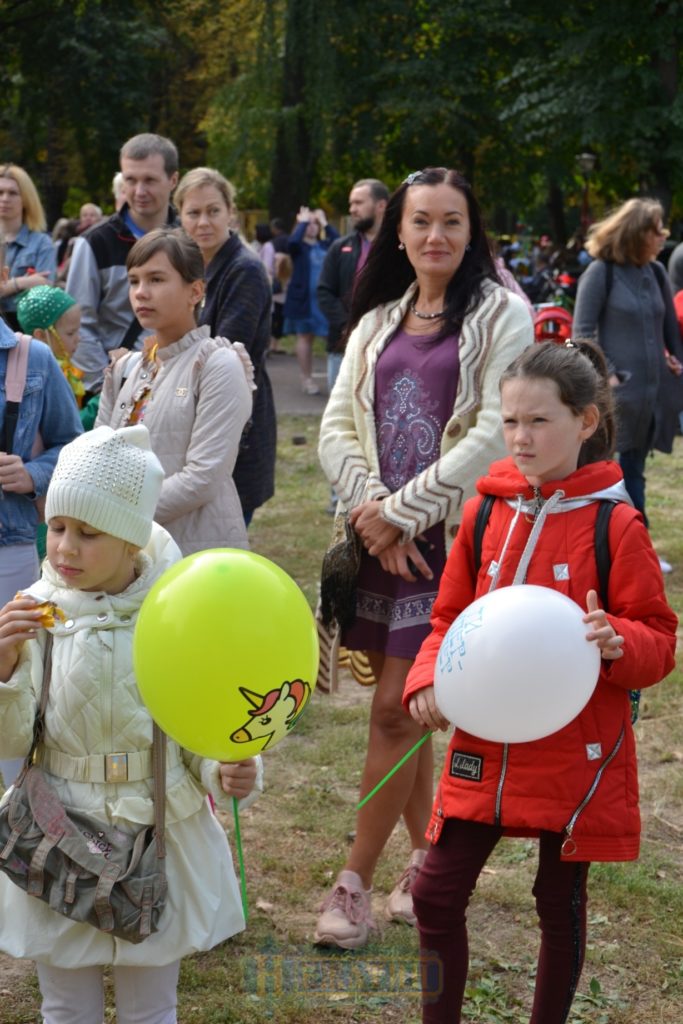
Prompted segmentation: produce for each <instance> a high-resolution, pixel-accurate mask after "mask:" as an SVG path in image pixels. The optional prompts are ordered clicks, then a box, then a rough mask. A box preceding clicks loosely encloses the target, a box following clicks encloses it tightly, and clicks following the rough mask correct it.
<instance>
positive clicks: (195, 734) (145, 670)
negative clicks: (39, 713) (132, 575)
mask: <svg viewBox="0 0 683 1024" xmlns="http://www.w3.org/2000/svg"><path fill="white" fill-rule="evenodd" d="M133 662H134V666H135V673H136V676H137V681H138V687H139V690H140V694H141V696H142V699H143V701H144V702H145V705H146V706H147V709H148V710H149V712H150V714H151V716H152V718H154V720H155V721H156V722H157V723H158V724H159V725H160V726H161V728H162V729H163V730H164V732H166V733H168V735H169V736H170V737H171V738H172V739H174V740H176V742H177V743H179V744H180V745H181V746H183V747H185V748H186V749H187V750H190V751H192V752H193V753H196V754H201V755H203V756H204V757H212V758H216V759H217V760H219V761H241V760H242V759H243V758H245V757H252V756H253V755H254V754H260V753H261V752H262V751H263V750H268V749H270V747H272V746H273V745H274V744H275V743H277V742H278V741H279V740H281V739H284V737H285V736H286V735H287V733H288V732H290V730H291V729H292V728H293V726H294V725H295V724H296V722H297V721H298V719H299V718H300V716H301V714H302V712H303V711H304V709H305V707H306V705H307V704H308V701H309V700H310V697H311V693H312V690H313V688H314V686H315V680H316V677H317V674H318V638H317V632H316V627H315V621H314V619H313V615H312V613H311V609H310V608H309V605H308V602H307V600H306V598H305V597H304V595H303V593H302V592H301V590H300V589H299V587H298V586H297V585H296V583H294V581H293V580H292V579H291V578H290V577H289V576H288V575H287V573H286V572H284V571H283V570H282V569H281V568H280V567H279V566H277V565H275V564H274V563H273V562H271V561H269V560H268V559H267V558H263V557H262V556H261V555H256V554H254V553H253V552H251V551H240V550H238V549H235V548H214V549H211V550H209V551H200V552H198V553H197V554H194V555H190V556H189V557H188V558H184V559H183V560H182V561H181V562H178V563H177V564H176V565H174V566H172V567H171V568H170V569H168V570H167V572H165V573H164V574H163V576H161V578H160V579H159V580H157V582H156V583H155V584H154V586H153V587H152V588H151V589H150V592H149V594H148V595H147V597H146V598H145V600H144V601H143V603H142V607H141V609H140V614H139V616H138V621H137V624H136V628H135V637H134V642H133Z"/></svg>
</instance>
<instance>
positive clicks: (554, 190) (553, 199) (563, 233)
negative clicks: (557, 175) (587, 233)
mask: <svg viewBox="0 0 683 1024" xmlns="http://www.w3.org/2000/svg"><path fill="white" fill-rule="evenodd" d="M546 207H547V209H548V217H549V218H550V234H551V236H552V239H553V242H555V244H556V245H565V243H566V241H567V223H566V220H565V216H564V193H563V191H562V189H561V188H560V186H559V185H558V184H557V182H556V181H555V180H554V179H552V178H551V179H550V180H549V181H548V198H547V199H546Z"/></svg>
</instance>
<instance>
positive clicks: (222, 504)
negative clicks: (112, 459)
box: [96, 327, 254, 555]
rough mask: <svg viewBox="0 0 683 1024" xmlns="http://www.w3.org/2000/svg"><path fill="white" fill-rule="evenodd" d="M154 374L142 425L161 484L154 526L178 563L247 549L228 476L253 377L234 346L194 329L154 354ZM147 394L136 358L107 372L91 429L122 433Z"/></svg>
mask: <svg viewBox="0 0 683 1024" xmlns="http://www.w3.org/2000/svg"><path fill="white" fill-rule="evenodd" d="M157 360H158V362H159V364H160V365H159V369H158V371H157V373H156V376H155V377H154V380H153V382H152V387H151V392H150V394H149V396H148V398H147V403H146V406H145V408H144V412H143V415H142V419H141V421H142V422H144V424H145V426H146V427H147V429H148V430H149V433H150V437H151V441H152V449H153V451H154V452H155V454H156V455H157V457H158V459H159V461H160V462H161V465H162V466H163V467H164V472H165V473H166V479H165V480H164V484H163V487H162V489H161V497H160V498H159V503H158V505H157V508H156V512H155V519H156V521H157V522H158V523H161V525H162V526H164V527H166V529H167V530H168V532H169V533H170V534H171V536H172V537H173V539H174V540H175V542H176V543H177V544H178V546H179V548H180V550H181V551H182V553H183V555H189V554H191V553H192V552H194V551H203V550H205V549H206V548H215V547H233V548H248V547H249V544H248V541H247V532H246V528H245V526H244V519H243V516H242V507H241V505H240V500H239V497H238V495H237V490H236V488H235V485H234V483H233V479H232V472H233V469H234V467H235V460H236V459H237V453H238V451H239V444H240V438H241V436H242V431H243V430H244V427H245V425H246V423H247V421H248V420H249V417H250V416H251V408H252V392H253V391H254V370H253V366H252V364H251V360H250V359H249V356H248V354H247V351H246V349H245V348H244V346H243V345H241V344H240V343H239V342H237V343H235V344H233V343H232V342H230V341H228V340H227V339H226V338H212V337H210V334H209V328H208V327H197V328H195V330H192V331H190V332H189V333H188V334H185V335H184V336H183V337H182V338H181V339H180V340H179V341H176V342H174V343H173V344H172V345H169V346H167V347H166V348H160V349H158V351H157ZM148 386H149V364H148V363H147V362H146V360H145V359H144V358H143V356H142V354H141V353H139V352H133V353H131V354H130V355H125V356H122V357H121V358H120V359H119V360H118V361H117V362H116V363H115V364H114V366H113V367H112V368H110V369H109V370H108V371H107V374H106V376H105V380H104V385H103V388H102V395H101V398H100V408H99V412H98V415H97V422H96V426H100V425H102V424H106V425H108V426H111V427H113V428H114V429H117V428H118V427H122V426H126V424H127V423H128V417H129V415H130V413H131V411H132V410H133V408H134V406H135V403H136V401H137V400H138V399H139V398H140V396H141V394H142V393H143V392H144V390H145V388H147V387H148Z"/></svg>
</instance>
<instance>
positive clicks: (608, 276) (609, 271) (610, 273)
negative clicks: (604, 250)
mask: <svg viewBox="0 0 683 1024" xmlns="http://www.w3.org/2000/svg"><path fill="white" fill-rule="evenodd" d="M613 281H614V264H613V263H612V261H611V260H605V298H604V301H603V308H604V307H605V306H606V305H607V300H608V298H609V293H610V292H611V291H612V282H613Z"/></svg>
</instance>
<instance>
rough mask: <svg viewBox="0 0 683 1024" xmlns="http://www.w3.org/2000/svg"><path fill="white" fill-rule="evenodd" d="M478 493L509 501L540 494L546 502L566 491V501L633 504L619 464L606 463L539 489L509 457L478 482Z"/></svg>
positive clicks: (588, 466) (586, 467)
mask: <svg viewBox="0 0 683 1024" xmlns="http://www.w3.org/2000/svg"><path fill="white" fill-rule="evenodd" d="M477 490H478V491H479V493H480V494H492V495H493V496H494V497H496V498H507V499H509V500H513V499H517V498H519V497H521V498H522V499H524V500H525V501H526V500H529V501H531V500H533V499H535V498H537V497H538V491H540V494H541V497H542V498H544V499H547V498H550V497H552V495H553V494H555V492H556V491H562V492H563V496H564V498H565V500H572V499H577V498H578V499H581V498H583V499H588V500H595V499H597V498H610V499H612V500H613V501H625V502H626V503H627V504H629V505H630V504H631V499H630V498H629V496H628V494H627V491H626V488H625V487H624V474H623V473H622V471H621V467H620V466H619V464H618V463H617V462H614V461H612V460H605V461H604V462H591V463H589V464H588V465H586V466H581V468H580V469H577V470H575V471H574V472H573V473H570V475H569V476H567V477H564V479H562V480H550V481H548V482H547V483H544V484H542V485H541V487H540V488H538V489H536V488H534V487H532V485H531V484H530V483H529V482H528V481H527V479H526V477H524V476H523V475H522V473H520V471H519V470H518V469H517V466H516V465H515V463H514V460H513V459H512V458H511V457H510V456H508V457H507V458H505V459H500V460H499V461H498V462H493V463H492V464H491V466H490V468H489V472H488V473H487V474H486V476H483V477H481V478H480V479H479V480H478V481H477Z"/></svg>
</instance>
